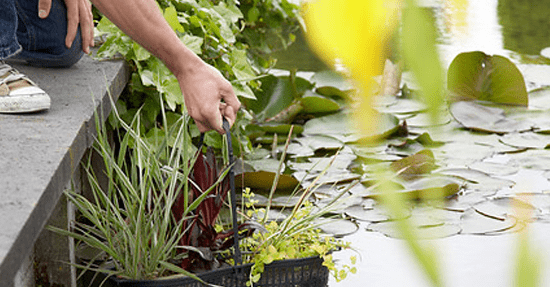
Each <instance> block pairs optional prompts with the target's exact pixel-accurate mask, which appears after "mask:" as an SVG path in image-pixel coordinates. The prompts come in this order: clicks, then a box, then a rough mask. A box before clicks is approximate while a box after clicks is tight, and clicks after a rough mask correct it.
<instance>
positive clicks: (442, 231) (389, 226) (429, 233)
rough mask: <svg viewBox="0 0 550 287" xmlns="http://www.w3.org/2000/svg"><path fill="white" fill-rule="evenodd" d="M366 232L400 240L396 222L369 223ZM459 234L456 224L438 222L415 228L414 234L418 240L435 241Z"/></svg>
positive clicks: (459, 230)
mask: <svg viewBox="0 0 550 287" xmlns="http://www.w3.org/2000/svg"><path fill="white" fill-rule="evenodd" d="M367 231H374V232H380V233H382V234H384V235H386V236H388V237H391V238H399V239H402V238H403V237H402V236H401V233H400V232H399V230H398V229H397V222H395V221H386V222H378V223H371V224H369V225H368V226H367ZM460 232H461V228H460V226H459V225H457V224H453V223H444V222H439V223H438V224H435V225H434V224H433V222H432V224H431V225H420V226H415V228H414V233H415V235H416V236H417V238H419V239H435V238H444V237H449V236H453V235H456V234H458V233H460Z"/></svg>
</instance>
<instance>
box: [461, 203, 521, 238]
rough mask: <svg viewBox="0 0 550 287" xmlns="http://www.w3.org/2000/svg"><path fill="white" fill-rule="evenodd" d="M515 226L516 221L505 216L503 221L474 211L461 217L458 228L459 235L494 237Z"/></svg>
mask: <svg viewBox="0 0 550 287" xmlns="http://www.w3.org/2000/svg"><path fill="white" fill-rule="evenodd" d="M516 224H517V219H516V218H514V217H511V216H507V217H506V218H505V219H504V220H501V219H497V218H494V217H488V216H485V215H483V214H481V213H479V212H477V211H475V210H474V209H470V210H468V211H466V212H465V213H464V215H462V217H461V219H460V226H461V227H462V232H461V234H477V235H494V234H500V233H502V232H504V231H507V230H511V229H512V228H513V227H514V226H516Z"/></svg>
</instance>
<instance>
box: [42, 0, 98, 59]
mask: <svg viewBox="0 0 550 287" xmlns="http://www.w3.org/2000/svg"><path fill="white" fill-rule="evenodd" d="M65 6H67V36H66V37H65V46H67V48H70V47H71V46H72V44H73V41H74V38H75V37H76V32H77V30H78V25H80V33H81V35H82V51H84V53H86V54H89V53H90V47H93V46H94V19H93V18H94V17H93V14H92V4H91V3H90V2H89V1H88V0H65ZM51 7H52V0H38V16H39V17H40V18H42V19H44V18H46V17H48V15H49V14H50V9H51Z"/></svg>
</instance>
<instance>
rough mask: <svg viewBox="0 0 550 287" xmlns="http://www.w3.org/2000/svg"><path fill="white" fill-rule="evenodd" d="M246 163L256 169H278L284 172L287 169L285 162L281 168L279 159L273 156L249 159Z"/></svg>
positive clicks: (271, 170) (274, 170) (270, 170)
mask: <svg viewBox="0 0 550 287" xmlns="http://www.w3.org/2000/svg"><path fill="white" fill-rule="evenodd" d="M246 163H247V164H248V165H249V166H250V167H252V168H253V170H254V171H269V172H273V173H276V172H277V171H280V172H283V171H284V170H285V164H284V163H283V165H282V166H281V169H280V170H279V161H278V160H276V159H272V158H266V159H257V160H247V161H246Z"/></svg>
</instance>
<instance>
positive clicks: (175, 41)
mask: <svg viewBox="0 0 550 287" xmlns="http://www.w3.org/2000/svg"><path fill="white" fill-rule="evenodd" d="M92 2H93V4H94V5H95V6H96V7H97V8H98V9H99V10H100V11H101V12H102V13H103V14H105V16H107V18H109V20H111V21H112V22H113V23H114V24H115V25H117V26H118V27H119V28H120V29H121V30H122V31H123V32H124V33H126V34H127V35H128V36H130V37H131V38H132V39H134V40H135V41H136V42H138V43H139V44H140V45H142V46H143V47H144V48H145V49H147V50H149V51H150V52H151V53H152V54H153V55H155V56H156V57H158V58H159V59H161V60H162V61H163V62H164V63H165V64H166V66H167V67H168V68H169V69H170V70H171V71H172V72H173V73H174V74H175V75H176V76H179V75H180V74H182V73H185V70H186V69H191V68H193V66H194V65H201V64H202V63H201V60H200V58H199V57H197V56H196V55H195V54H194V53H193V52H192V51H191V50H189V49H188V48H187V47H185V45H183V43H182V42H181V41H180V39H179V38H178V37H177V35H176V34H175V32H174V31H173V30H172V28H171V27H170V25H168V23H167V22H166V21H165V20H164V17H163V16H162V14H161V13H160V11H159V8H158V6H157V4H156V2H155V1H154V0H92Z"/></svg>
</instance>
